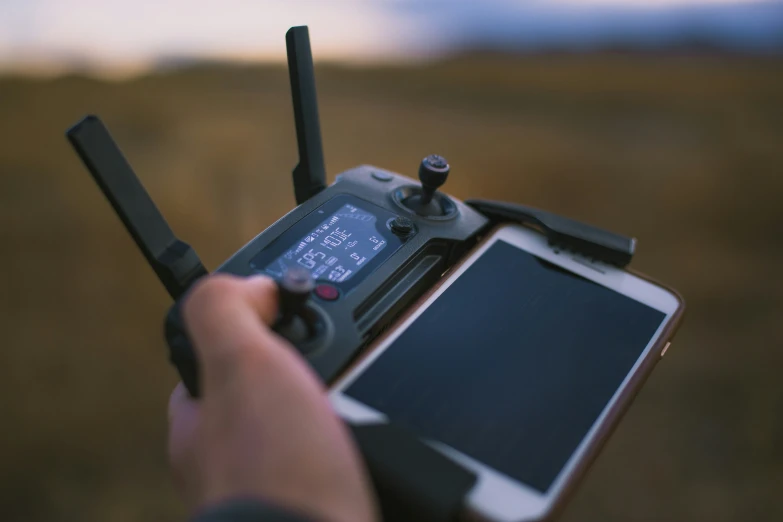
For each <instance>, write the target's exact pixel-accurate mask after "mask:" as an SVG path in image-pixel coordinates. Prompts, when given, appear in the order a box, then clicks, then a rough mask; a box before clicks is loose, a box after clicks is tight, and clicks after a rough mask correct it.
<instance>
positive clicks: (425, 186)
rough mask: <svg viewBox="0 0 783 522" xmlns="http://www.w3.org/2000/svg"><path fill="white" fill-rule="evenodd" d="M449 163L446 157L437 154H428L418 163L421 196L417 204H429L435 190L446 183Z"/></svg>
mask: <svg viewBox="0 0 783 522" xmlns="http://www.w3.org/2000/svg"><path fill="white" fill-rule="evenodd" d="M449 170H450V169H449V164H448V163H447V162H446V158H444V157H443V156H438V155H437V154H430V155H429V156H427V157H426V158H424V159H423V160H421V165H419V180H420V181H421V197H420V199H419V204H421V205H429V204H430V202H431V201H432V196H434V195H435V191H437V190H438V188H439V187H440V186H441V185H443V184H444V183H446V179H448V177H449Z"/></svg>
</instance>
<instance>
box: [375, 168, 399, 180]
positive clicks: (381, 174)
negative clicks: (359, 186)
mask: <svg viewBox="0 0 783 522" xmlns="http://www.w3.org/2000/svg"><path fill="white" fill-rule="evenodd" d="M371 176H372V177H373V178H375V179H377V180H378V181H391V180H393V179H394V176H392V175H391V174H389V173H388V172H379V171H377V170H374V171H373V172H372V174H371Z"/></svg>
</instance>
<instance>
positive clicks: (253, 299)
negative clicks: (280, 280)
mask: <svg viewBox="0 0 783 522" xmlns="http://www.w3.org/2000/svg"><path fill="white" fill-rule="evenodd" d="M183 306H184V308H183V317H184V320H185V325H186V327H187V329H188V331H189V333H190V337H191V341H192V343H193V347H194V350H195V351H196V354H197V356H198V358H199V361H200V362H201V372H202V375H203V380H204V388H205V390H206V388H207V387H208V386H210V384H209V383H210V381H211V382H212V384H213V385H215V384H220V383H221V382H223V383H225V382H226V381H230V380H232V379H235V378H236V373H237V371H238V370H240V369H241V368H242V367H243V366H246V365H247V361H248V360H249V359H254V360H257V359H259V358H262V359H263V358H264V357H265V356H266V355H269V354H270V351H273V350H275V349H277V350H279V349H280V340H279V338H278V337H277V336H276V335H275V334H274V333H273V332H272V331H271V330H270V329H269V327H268V325H269V324H271V323H272V322H273V321H274V320H275V318H276V317H277V285H276V284H275V283H274V281H272V280H271V279H269V278H267V277H254V278H250V279H241V278H238V277H233V276H227V275H215V276H209V277H208V278H205V280H204V281H203V282H201V283H199V284H198V285H197V287H195V288H194V289H193V291H192V292H191V293H190V294H189V296H188V297H187V298H186V300H185V302H184V305H183Z"/></svg>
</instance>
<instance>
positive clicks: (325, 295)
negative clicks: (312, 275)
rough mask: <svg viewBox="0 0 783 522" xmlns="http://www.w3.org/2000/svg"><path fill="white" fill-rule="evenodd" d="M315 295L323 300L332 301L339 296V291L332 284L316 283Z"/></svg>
mask: <svg viewBox="0 0 783 522" xmlns="http://www.w3.org/2000/svg"><path fill="white" fill-rule="evenodd" d="M315 295H317V296H318V297H320V298H321V299H323V300H324V301H334V300H335V299H337V298H338V297H340V291H339V290H338V289H337V288H335V287H333V286H332V285H318V286H316V287H315Z"/></svg>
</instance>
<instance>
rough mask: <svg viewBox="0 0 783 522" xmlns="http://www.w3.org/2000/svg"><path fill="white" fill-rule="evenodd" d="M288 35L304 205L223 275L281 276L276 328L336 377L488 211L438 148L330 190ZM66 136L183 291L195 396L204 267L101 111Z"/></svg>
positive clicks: (303, 32) (171, 332) (189, 379)
mask: <svg viewBox="0 0 783 522" xmlns="http://www.w3.org/2000/svg"><path fill="white" fill-rule="evenodd" d="M286 44H287V52H288V66H289V75H290V81H291V92H292V98H293V106H294V117H295V122H296V134H297V142H298V149H299V164H298V165H297V166H296V168H295V169H294V171H293V181H294V191H295V196H296V202H297V204H298V206H297V207H296V208H295V209H293V210H292V211H291V212H289V213H288V214H287V215H285V216H283V217H282V218H281V219H280V220H278V221H277V222H276V223H274V224H273V225H272V226H270V227H269V228H268V229H266V230H265V231H263V232H262V233H261V234H259V235H258V236H257V237H255V238H254V239H253V240H252V241H250V242H249V243H248V244H247V245H245V246H244V247H243V248H242V249H240V250H239V251H238V252H236V253H235V254H234V255H233V256H232V257H231V258H230V259H229V260H227V261H226V262H225V263H223V264H222V265H221V266H220V267H219V268H218V269H217V272H222V273H229V274H235V275H239V276H250V275H254V274H265V275H268V276H270V277H273V278H274V279H275V280H276V281H277V283H278V286H279V290H280V309H281V310H280V317H279V320H278V321H277V323H276V324H275V326H274V328H275V330H276V331H277V332H278V333H280V334H281V335H282V336H284V337H285V338H286V339H288V340H289V341H290V342H291V344H292V345H293V346H294V347H295V348H296V349H297V350H298V351H299V352H300V353H301V354H302V355H303V356H304V357H305V358H306V359H307V361H308V362H309V364H310V365H311V366H312V367H313V368H314V369H315V371H316V372H317V374H318V375H319V376H320V377H321V379H322V380H323V381H324V382H325V383H329V382H331V381H332V380H333V379H335V378H336V377H337V376H338V374H339V373H340V371H341V370H342V369H343V368H345V367H346V365H348V364H349V363H350V362H351V361H352V360H353V359H354V358H355V357H356V356H357V355H359V354H360V353H361V350H362V347H364V346H366V345H367V344H368V343H369V342H370V341H371V340H372V339H374V338H375V337H376V336H377V335H378V334H379V333H380V332H381V331H383V330H384V329H385V328H387V327H388V326H389V325H390V324H391V323H392V322H393V320H394V319H395V318H396V317H397V316H398V315H399V314H400V313H401V312H403V311H404V310H406V308H408V307H409V306H410V305H411V304H412V303H413V302H415V301H416V300H417V299H418V298H419V297H420V296H421V295H422V294H423V293H424V292H425V291H427V290H428V289H429V288H431V287H432V286H433V285H434V284H435V282H437V281H438V280H439V279H440V278H441V276H442V274H443V273H444V272H445V271H446V270H447V269H448V268H449V267H450V266H452V265H453V264H454V263H455V262H456V261H457V260H459V259H460V257H461V256H462V255H463V254H464V253H465V252H466V251H467V250H468V249H469V248H470V247H471V246H473V245H474V244H475V242H476V240H477V238H478V237H479V235H480V234H481V232H482V231H483V230H484V229H485V228H487V226H488V225H489V223H490V220H489V219H488V218H487V217H485V216H484V215H482V214H481V213H479V212H478V211H476V210H474V209H473V208H471V207H470V206H468V205H466V204H464V203H463V202H461V201H459V200H457V199H455V198H453V197H451V196H448V195H447V194H445V193H443V192H441V191H440V190H439V189H440V188H441V187H442V186H443V185H444V183H445V182H446V181H447V178H448V175H449V171H450V167H449V164H448V163H447V161H446V160H445V159H444V158H443V157H441V156H438V155H429V156H427V157H425V158H424V159H423V160H421V162H420V163H419V165H418V178H419V179H418V180H415V179H413V178H411V177H406V176H403V175H401V174H397V173H394V172H389V171H387V170H384V169H381V168H377V167H372V166H366V165H365V166H359V167H356V168H353V169H351V170H348V171H346V172H343V173H341V174H339V175H338V176H337V179H336V181H335V183H334V184H332V185H330V186H328V187H327V186H326V181H325V180H326V175H325V168H324V159H323V150H322V145H321V135H320V128H319V121H318V108H317V100H316V90H315V77H314V70H313V61H312V54H311V50H310V39H309V34H308V30H307V27H293V28H291V29H290V30H289V31H288V33H287V34H286ZM67 135H68V139H69V140H70V142H71V144H72V145H73V146H74V148H75V149H76V151H77V153H78V154H79V156H80V157H81V159H82V161H83V162H84V163H85V165H86V167H87V168H88V170H89V171H90V173H91V174H92V176H93V178H94V179H95V181H96V182H97V184H98V185H99V186H100V187H101V189H102V190H103V192H104V194H105V195H106V197H107V198H108V199H109V201H110V202H111V204H112V206H113V207H114V209H115V211H116V212H117V214H118V215H119V216H120V218H121V219H122V221H123V223H124V224H125V226H126V228H127V229H128V231H129V232H130V234H131V235H132V237H133V238H134V240H135V241H136V243H137V245H138V246H139V248H140V250H141V251H142V253H143V254H144V256H145V257H146V259H147V261H148V262H149V263H150V265H151V266H152V268H153V269H154V270H155V272H156V274H157V275H158V277H159V279H160V280H161V282H162V283H163V285H164V286H165V287H166V289H167V290H168V292H169V293H170V294H171V296H172V298H173V299H174V300H175V303H174V305H173V306H172V308H171V310H170V311H169V313H168V315H167V317H166V322H165V334H166V340H167V343H168V346H169V348H170V359H171V362H172V363H173V364H174V365H175V366H176V368H177V370H178V371H179V373H180V375H181V377H182V380H183V382H184V383H185V386H186V387H187V389H188V391H189V392H190V393H191V395H193V396H194V397H197V396H198V395H199V386H198V374H199V372H198V362H197V361H196V359H195V356H194V352H193V350H192V348H191V346H190V342H189V340H188V336H187V332H186V331H185V329H184V328H183V325H182V321H181V317H180V311H179V303H180V302H181V298H182V296H183V295H184V294H185V293H186V292H187V290H188V288H189V287H190V286H191V285H192V284H193V283H194V282H195V281H196V280H197V279H199V278H200V277H203V276H205V275H206V274H207V270H206V269H205V268H204V266H203V264H202V263H201V261H200V260H199V258H198V256H197V255H196V253H195V251H194V250H193V249H192V248H191V247H190V246H188V245H187V244H186V243H184V242H182V241H181V240H179V239H177V238H176V237H175V235H174V234H173V232H172V231H171V229H170V228H169V226H168V225H167V223H166V221H165V220H164V218H163V217H162V215H161V214H160V212H159V211H158V209H157V208H156V206H155V204H154V203H153V202H152V200H151V198H150V197H149V195H148V194H147V192H146V191H145V189H144V187H143V186H142V185H141V183H140V182H139V180H138V178H137V177H136V175H135V174H134V173H133V171H132V169H131V167H130V165H129V164H128V162H127V161H126V159H125V158H124V157H123V155H122V153H121V151H120V149H119V148H118V147H117V145H116V144H115V143H114V141H113V140H112V138H111V136H110V134H109V132H108V131H107V129H106V128H105V127H104V126H103V124H102V123H101V121H100V120H99V119H98V118H97V117H95V116H87V117H86V118H84V119H83V120H82V121H81V122H79V123H78V124H76V125H75V126H74V127H72V128H71V129H70V130H69V131H68V134H67ZM415 169H416V167H415V164H414V165H412V169H411V170H412V171H414V170H415Z"/></svg>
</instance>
